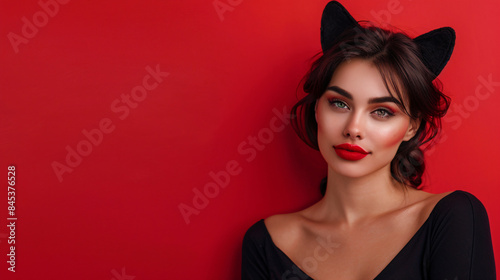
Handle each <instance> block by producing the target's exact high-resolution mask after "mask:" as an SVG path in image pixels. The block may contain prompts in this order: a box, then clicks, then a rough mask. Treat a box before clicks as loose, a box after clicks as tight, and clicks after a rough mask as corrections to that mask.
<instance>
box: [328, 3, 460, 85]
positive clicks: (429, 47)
mask: <svg viewBox="0 0 500 280" xmlns="http://www.w3.org/2000/svg"><path fill="white" fill-rule="evenodd" d="M359 27H360V25H359V24H358V22H357V21H356V20H355V19H354V18H353V17H352V16H351V14H349V12H348V11H347V10H346V9H345V8H344V7H343V6H342V4H340V3H339V2H337V1H330V2H329V3H328V4H326V6H325V9H324V10H323V14H322V16H321V48H322V49H323V53H325V52H326V51H327V50H328V49H330V48H331V47H332V46H333V45H334V44H335V43H336V41H337V39H338V38H339V37H340V35H341V34H342V33H343V32H344V31H346V30H347V29H351V28H359ZM455 39H456V35H455V30H453V28H451V27H442V28H438V29H435V30H432V31H430V32H427V33H425V34H422V35H420V36H418V37H417V38H415V39H413V41H414V42H415V44H417V46H418V48H419V51H420V55H421V59H422V62H423V63H424V64H425V66H426V67H427V69H429V70H430V71H431V72H432V73H433V74H434V75H436V76H438V75H439V73H441V71H442V70H443V68H444V67H445V66H446V63H448V60H450V57H451V54H452V53H453V48H454V47H455Z"/></svg>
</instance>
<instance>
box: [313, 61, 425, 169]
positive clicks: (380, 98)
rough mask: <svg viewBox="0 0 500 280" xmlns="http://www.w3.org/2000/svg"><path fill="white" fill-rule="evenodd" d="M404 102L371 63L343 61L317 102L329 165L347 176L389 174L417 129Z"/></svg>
mask: <svg viewBox="0 0 500 280" xmlns="http://www.w3.org/2000/svg"><path fill="white" fill-rule="evenodd" d="M401 102H402V101H401V100H398V99H397V98H395V97H392V96H391V94H389V92H388V91H387V89H386V87H385V84H384V81H383V80H382V76H381V75H380V73H379V71H378V69H377V67H376V66H375V65H373V64H372V62H370V61H367V60H363V59H351V60H350V61H348V62H344V63H343V64H341V65H340V66H339V67H338V68H337V70H336V71H335V73H334V74H333V77H332V79H331V81H330V84H329V85H328V88H327V90H326V91H325V93H324V94H323V95H322V96H321V98H319V99H318V100H317V102H316V121H317V123H318V145H319V150H320V152H321V154H322V155H323V158H324V159H325V160H326V162H327V163H328V165H329V168H331V169H332V170H333V171H334V172H336V173H339V174H341V175H343V176H346V177H362V176H366V175H370V174H372V173H374V172H377V171H378V172H389V170H390V169H389V168H390V163H391V161H392V159H393V158H394V156H395V155H396V151H397V150H398V148H399V145H400V144H401V142H403V141H407V140H409V139H410V138H411V137H413V136H414V135H415V132H416V129H418V127H415V125H413V123H414V122H411V121H410V117H409V116H408V115H406V114H405V113H404V111H403V110H402V107H401V106H400V105H401ZM356 146H357V147H356Z"/></svg>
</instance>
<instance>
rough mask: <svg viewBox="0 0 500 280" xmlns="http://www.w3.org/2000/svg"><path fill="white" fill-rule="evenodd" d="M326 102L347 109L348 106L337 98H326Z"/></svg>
mask: <svg viewBox="0 0 500 280" xmlns="http://www.w3.org/2000/svg"><path fill="white" fill-rule="evenodd" d="M328 103H330V105H331V106H334V107H336V108H339V109H349V106H347V104H346V103H345V102H344V101H342V100H339V99H328Z"/></svg>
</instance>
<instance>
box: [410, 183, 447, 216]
mask: <svg viewBox="0 0 500 280" xmlns="http://www.w3.org/2000/svg"><path fill="white" fill-rule="evenodd" d="M452 192H453V191H450V192H444V193H430V192H426V191H422V190H415V189H413V190H412V191H410V192H409V193H408V200H409V205H410V206H411V207H414V208H415V209H416V210H417V212H419V213H420V215H419V216H420V218H421V219H423V220H425V219H426V218H427V217H429V215H430V213H431V212H432V210H433V209H434V207H435V206H436V204H437V203H438V202H439V201H440V200H441V199H443V198H444V197H445V196H447V195H449V194H450V193H452Z"/></svg>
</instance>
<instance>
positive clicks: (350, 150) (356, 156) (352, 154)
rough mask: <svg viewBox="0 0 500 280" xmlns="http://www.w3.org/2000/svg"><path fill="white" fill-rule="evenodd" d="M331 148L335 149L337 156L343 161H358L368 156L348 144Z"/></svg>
mask: <svg viewBox="0 0 500 280" xmlns="http://www.w3.org/2000/svg"><path fill="white" fill-rule="evenodd" d="M333 148H334V149H335V152H336V153H337V155H338V156H339V157H341V158H343V159H345V160H360V159H362V158H364V157H366V155H367V154H369V153H368V152H367V151H365V150H364V149H363V148H361V147H360V146H358V145H352V144H349V143H344V144H340V145H337V146H333Z"/></svg>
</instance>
